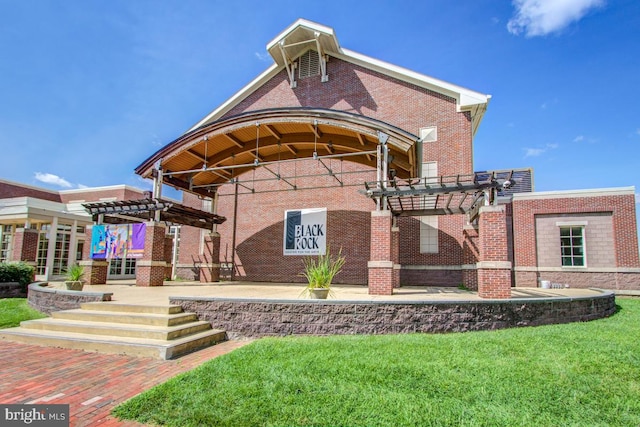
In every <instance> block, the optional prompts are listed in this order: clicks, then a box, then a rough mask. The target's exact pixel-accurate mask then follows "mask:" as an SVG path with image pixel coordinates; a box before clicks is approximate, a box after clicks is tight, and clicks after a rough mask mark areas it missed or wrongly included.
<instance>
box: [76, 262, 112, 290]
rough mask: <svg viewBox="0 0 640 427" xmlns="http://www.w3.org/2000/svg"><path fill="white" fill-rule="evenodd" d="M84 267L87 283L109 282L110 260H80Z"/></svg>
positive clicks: (99, 283)
mask: <svg viewBox="0 0 640 427" xmlns="http://www.w3.org/2000/svg"><path fill="white" fill-rule="evenodd" d="M78 264H80V265H81V266H82V267H83V268H84V276H83V277H82V278H83V280H85V282H86V284H87V285H105V284H106V283H107V273H108V271H109V262H108V261H104V260H101V259H89V260H84V261H80V262H79V263H78Z"/></svg>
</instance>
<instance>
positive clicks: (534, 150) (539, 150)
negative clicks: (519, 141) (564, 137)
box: [524, 144, 560, 157]
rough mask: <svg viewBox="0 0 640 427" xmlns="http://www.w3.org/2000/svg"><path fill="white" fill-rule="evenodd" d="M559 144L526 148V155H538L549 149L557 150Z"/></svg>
mask: <svg viewBox="0 0 640 427" xmlns="http://www.w3.org/2000/svg"><path fill="white" fill-rule="evenodd" d="M559 146H560V145H559V144H547V145H546V146H545V147H544V148H525V149H524V156H525V157H538V156H540V155H542V154H544V153H546V152H547V151H549V150H555V149H556V148H558V147H559Z"/></svg>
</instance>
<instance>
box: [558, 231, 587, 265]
mask: <svg viewBox="0 0 640 427" xmlns="http://www.w3.org/2000/svg"><path fill="white" fill-rule="evenodd" d="M560 253H561V256H562V266H563V267H585V266H586V265H587V264H586V253H585V245H584V227H583V226H579V225H576V226H563V227H560Z"/></svg>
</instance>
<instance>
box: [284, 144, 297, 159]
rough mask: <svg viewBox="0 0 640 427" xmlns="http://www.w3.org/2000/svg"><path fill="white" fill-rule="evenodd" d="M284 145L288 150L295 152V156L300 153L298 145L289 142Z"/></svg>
mask: <svg viewBox="0 0 640 427" xmlns="http://www.w3.org/2000/svg"><path fill="white" fill-rule="evenodd" d="M284 147H285V148H286V149H287V150H289V151H291V154H293V155H294V156H297V155H298V150H296V147H293V146H292V145H289V144H284Z"/></svg>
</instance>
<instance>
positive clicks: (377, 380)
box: [114, 300, 640, 427]
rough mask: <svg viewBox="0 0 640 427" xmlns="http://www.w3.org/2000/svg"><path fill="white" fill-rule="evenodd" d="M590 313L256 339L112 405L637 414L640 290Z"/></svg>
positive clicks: (568, 417) (287, 413) (436, 418)
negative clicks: (521, 323) (638, 296)
mask: <svg viewBox="0 0 640 427" xmlns="http://www.w3.org/2000/svg"><path fill="white" fill-rule="evenodd" d="M618 303H619V305H620V310H619V311H618V313H617V314H616V315H614V316H612V317H611V318H608V319H602V320H597V321H593V322H587V323H574V324H567V325H552V326H543V327H536V328H520V329H508V330H501V331H487V332H468V333H461V334H446V335H420V334H413V335H394V336H337V337H326V338H322V337H299V338H292V337H289V338H270V339H262V340H258V341H256V342H254V343H252V344H250V345H248V346H245V347H243V348H241V349H239V350H236V351H234V352H232V353H230V354H227V355H225V356H222V357H220V358H217V359H214V360H211V361H209V362H207V363H205V364H204V365H202V366H200V367H199V368H197V369H195V370H193V371H190V372H187V373H185V374H183V375H180V376H178V377H175V378H173V379H172V380H170V381H168V382H166V383H164V384H162V385H160V386H158V387H155V388H153V389H151V390H149V391H148V392H145V393H143V394H141V395H139V396H137V397H135V398H133V399H131V400H129V401H127V402H125V403H124V404H122V405H120V406H119V407H117V408H116V409H115V410H114V414H115V415H116V416H118V417H121V418H125V419H135V420H137V421H139V422H143V423H155V424H161V425H172V426H204V425H206V426H415V425H420V426H447V425H450V426H530V425H535V426H560V425H562V426H586V425H588V426H635V427H637V426H638V425H640V339H638V337H639V336H640V300H619V301H618Z"/></svg>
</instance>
